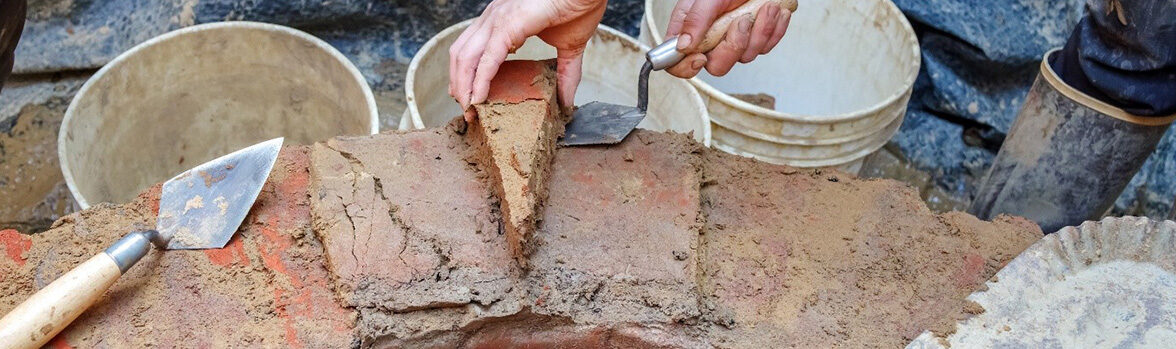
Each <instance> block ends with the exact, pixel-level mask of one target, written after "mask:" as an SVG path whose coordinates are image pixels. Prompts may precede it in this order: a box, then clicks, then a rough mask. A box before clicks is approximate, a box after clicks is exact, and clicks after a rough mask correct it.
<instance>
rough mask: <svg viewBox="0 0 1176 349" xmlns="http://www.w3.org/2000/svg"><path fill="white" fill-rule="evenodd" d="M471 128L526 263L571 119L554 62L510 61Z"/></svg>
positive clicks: (512, 242) (478, 158)
mask: <svg viewBox="0 0 1176 349" xmlns="http://www.w3.org/2000/svg"><path fill="white" fill-rule="evenodd" d="M474 107H475V108H476V110H477V111H478V117H477V118H476V119H474V120H473V122H471V123H470V125H469V138H470V144H472V145H474V150H475V153H474V154H473V160H474V161H475V162H477V163H478V164H479V165H480V166H481V167H482V168H483V169H484V170H485V171H486V172H487V173H488V174H490V177H489V179H490V181H489V184H490V186H491V187H492V188H493V189H494V191H495V194H496V196H497V197H498V199H499V207H500V209H501V212H502V220H503V223H504V224H503V225H504V227H505V228H506V229H505V230H506V237H507V243H508V244H509V246H510V248H511V251H512V253H513V255H514V257H515V258H516V259H517V260H518V261H519V262H525V255H526V254H527V253H529V252H530V251H529V250H528V247H529V245H528V244H527V240H528V238H529V236H530V235H531V233H532V232H533V231H534V230H535V225H536V219H538V217H539V215H540V213H539V211H541V208H542V207H543V206H542V203H543V199H544V198H545V197H546V196H547V187H546V184H547V177H548V173H549V172H550V167H551V158H552V156H554V153H555V148H556V145H555V143H556V141H557V140H558V139H559V137H560V136H561V135H563V131H564V124H566V123H567V121H568V118H567V117H565V116H564V115H563V112H562V110H561V109H560V108H559V104H558V101H557V100H556V93H555V62H554V61H507V62H505V63H503V64H502V67H501V68H499V71H498V75H496V76H495V77H494V80H493V81H491V83H490V95H489V98H488V99H487V101H486V103H483V104H479V105H476V106H474Z"/></svg>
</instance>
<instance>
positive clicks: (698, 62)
mask: <svg viewBox="0 0 1176 349" xmlns="http://www.w3.org/2000/svg"><path fill="white" fill-rule="evenodd" d="M704 66H706V58H701V57H700V58H695V59H694V62H690V69H694V70H699V69H702V67H704Z"/></svg>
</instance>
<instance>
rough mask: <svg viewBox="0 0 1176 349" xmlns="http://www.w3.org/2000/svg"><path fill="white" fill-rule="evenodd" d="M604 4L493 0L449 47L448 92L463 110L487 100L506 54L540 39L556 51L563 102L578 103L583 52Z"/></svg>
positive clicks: (602, 1)
mask: <svg viewBox="0 0 1176 349" xmlns="http://www.w3.org/2000/svg"><path fill="white" fill-rule="evenodd" d="M606 4H607V1H606V0H495V1H493V2H491V3H490V5H487V6H486V10H485V11H482V15H481V16H479V17H478V18H477V19H475V20H474V22H473V24H471V25H470V27H469V28H466V30H465V32H462V34H461V36H460V37H458V38H457V41H456V42H454V43H453V46H450V47H449V94H450V95H451V96H453V98H455V99H457V102H458V103H460V104H461V107H462V109H463V110H465V117H466V120H467V121H472V119H473V117H474V113H473V111H472V110H470V106H472V105H474V104H479V103H482V102H485V101H486V97H487V96H488V95H489V93H490V80H491V79H493V78H494V75H495V74H497V73H498V68H499V66H501V65H502V62H503V61H505V60H506V56H507V55H508V54H510V53H511V52H513V51H514V50H515V49H517V48H519V46H522V45H523V42H525V41H526V40H527V38H528V37H531V36H534V35H538V36H539V38H540V39H543V41H544V42H547V44H549V45H551V46H554V47H555V49H556V62H557V64H558V66H559V67H558V68H557V73H556V75H557V85H558V89H559V100H560V104H562V105H564V106H570V105H573V104H574V103H575V101H574V99H575V96H576V87H577V86H578V85H579V84H580V77H581V69H582V66H583V61H584V48H585V47H586V46H587V45H588V40H589V39H591V38H592V35H593V34H594V33H596V26H597V25H598V24H600V19H601V18H602V17H603V16H604V9H605V5H606Z"/></svg>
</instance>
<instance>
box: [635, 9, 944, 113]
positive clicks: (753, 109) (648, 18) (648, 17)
mask: <svg viewBox="0 0 1176 349" xmlns="http://www.w3.org/2000/svg"><path fill="white" fill-rule="evenodd" d="M654 1H655V0H645V13H644V14H642V16H641V18H642V22H644V23H647V24H646V25H648V26H649V34H650V36H651V37H652V39H653V42H655V43H661V42H664V41H665V37H664V34H663V32H664V30H663V29H662V28H659V27H658V25H657V23H656V22H654V21H653V2H654ZM876 1H879V2H882V3H884V4H885V6H886V9H887V11H888V12H890V13H891V14H892V15H894V16H893V17H896V18H898V20H899V21H900V23H902V25H903V28H905V29H906V30H905V32H906V34H907V35H906V36H907V38H908V39H909V41H910V42H914V43H915V45H913V47H912V48H911V50H912V51H913V53H914V59H912V60H911V63H909V65H910V68H911V72H912V74H910V75H909V76H907V78H906V80H904V81H903V85H902V88H901V89H898V90H897V92H895V93H892V94H891V95H890V96H887V97H886V98H885V99H883V100H882V101H880V102H878V103H875V104H874V105H872V106H870V107H868V108H863V109H860V110H857V111H853V112H848V113H841V114H835V115H830V116H818V115H813V114H795V113H785V112H781V111H778V110H774V109H768V108H764V107H761V106H758V105H755V104H751V103H748V102H746V101H743V100H740V99H738V98H735V97H733V96H731V95H730V94H727V93H725V92H723V91H719V89H717V88H715V87H714V86H711V85H710V84H708V83H706V82H705V81H702V79H699V78H698V77H697V76H695V77H693V78H691V79H690V83H691V84H694V86H695V87H697V88H698V89H699V90H700V91H703V92H704V93H705V94H706V95H707V96H708V97H710V98H715V99H718V100H719V101H720V102H722V103H724V104H726V105H729V106H731V107H733V108H735V109H737V110H739V111H742V112H745V113H748V114H751V115H754V116H759V117H765V118H770V119H775V120H784V121H788V122H794V123H802V124H815V125H828V124H836V123H841V122H846V121H853V120H858V119H862V118H865V117H867V116H870V115H873V114H875V113H877V112H878V111H880V110H882V109H884V108H886V107H887V106H890V105H892V104H894V103H897V102H898V101H899V100H900V99H901V98H902V97H903V94H905V93H907V91H910V90H912V89H913V88H914V86H915V80H916V79H917V78H918V76H919V70H920V69H921V67H922V60H923V58H922V51H921V50H920V44H919V38H918V36H917V35H915V30H914V27H912V26H911V22H910V21H909V20H907V18H906V16H904V15H903V14H902V10H900V9H899V8H898V6H897V5H895V4H894V2H891V1H889V0H876ZM801 11H803V8H799V9H797V12H801Z"/></svg>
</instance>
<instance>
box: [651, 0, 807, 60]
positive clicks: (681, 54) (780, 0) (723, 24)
mask: <svg viewBox="0 0 1176 349" xmlns="http://www.w3.org/2000/svg"><path fill="white" fill-rule="evenodd" d="M773 3H774V4H777V5H780V9H782V10H788V11H792V12H796V7H797V4H796V0H749V1H748V2H745V3H743V5H740V6H739V7H738V8H736V9H734V10H732V11H731V12H727V13H724V14H723V15H722V16H719V19H717V20H715V23H714V24H713V25H711V27H710V29H708V30H707V32H706V36H704V37H703V38H702V41H700V42H699V43H698V45H695V46H694V48H693V49H690V50H687V51H678V37H673V38H669V39H668V40H666V41H665V42H663V43H662V44H661V45H658V46H657V47H654V48H653V49H652V50H649V53H647V54H646V55H645V57H646V59H647V60H649V64H650V66H651V67H652V68H653V70H662V69H666V68H669V67H672V66H674V65H676V64H678V62H681V61H682V59H684V58H686V56H688V55H690V54H692V53H696V52H703V53H706V52H710V51H711V50H714V49H715V47H717V46H719V43H720V42H722V41H723V38H725V37H726V36H727V30H728V29H730V28H731V23H733V22H735V21H737V20H739V19H740V18H743V16H751V18H752V21H754V20H755V17H756V14H758V13H759V10H760V8H762V7H764V6H766V5H768V4H773Z"/></svg>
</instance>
